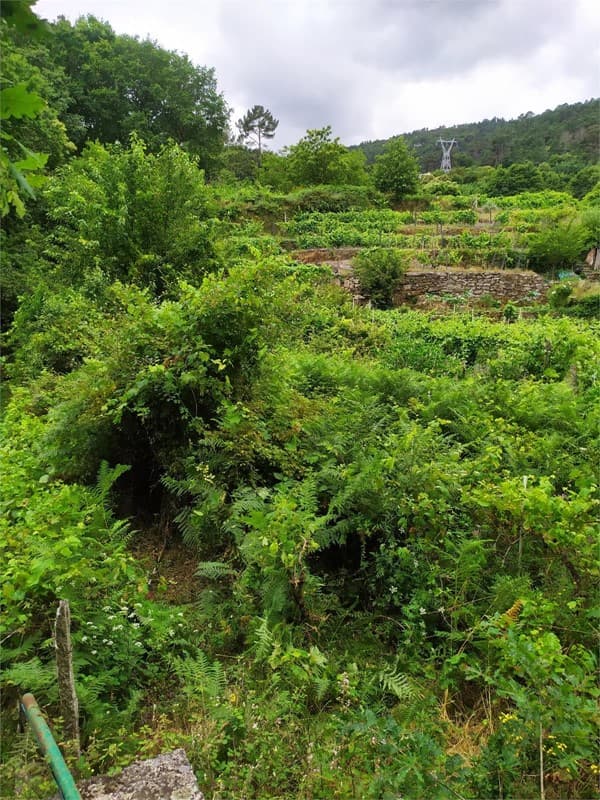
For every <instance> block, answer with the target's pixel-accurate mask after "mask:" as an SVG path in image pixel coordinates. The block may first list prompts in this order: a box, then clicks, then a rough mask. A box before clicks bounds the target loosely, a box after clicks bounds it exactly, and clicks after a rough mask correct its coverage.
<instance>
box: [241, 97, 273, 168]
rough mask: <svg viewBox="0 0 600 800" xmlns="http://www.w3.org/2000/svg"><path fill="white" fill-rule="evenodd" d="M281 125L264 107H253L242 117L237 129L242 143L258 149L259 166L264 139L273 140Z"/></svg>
mask: <svg viewBox="0 0 600 800" xmlns="http://www.w3.org/2000/svg"><path fill="white" fill-rule="evenodd" d="M278 125H279V120H278V119H275V117H274V116H273V114H271V112H270V111H269V110H268V109H267V108H265V107H264V106H252V108H251V109H249V110H248V111H246V113H245V114H244V116H243V117H241V118H240V119H239V120H238V121H237V123H236V127H237V129H238V130H239V132H240V135H239V139H240V141H241V142H252V143H253V144H255V145H256V147H257V149H258V164H259V166H260V164H261V161H262V144H263V140H264V139H272V138H273V137H274V136H275V131H276V130H277V126H278Z"/></svg>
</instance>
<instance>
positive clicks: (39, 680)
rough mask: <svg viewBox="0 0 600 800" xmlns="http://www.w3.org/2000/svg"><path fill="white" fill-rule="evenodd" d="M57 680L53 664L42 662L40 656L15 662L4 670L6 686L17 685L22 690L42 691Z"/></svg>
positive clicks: (3, 675) (3, 681)
mask: <svg viewBox="0 0 600 800" xmlns="http://www.w3.org/2000/svg"><path fill="white" fill-rule="evenodd" d="M55 681H56V673H55V668H54V665H53V664H42V662H41V661H40V659H39V658H32V659H30V660H29V661H22V662H20V663H18V664H13V665H12V666H10V667H8V668H7V669H5V670H3V673H2V683H3V684H4V686H16V687H18V688H19V690H20V691H22V692H33V693H36V692H38V693H41V692H43V691H44V690H45V689H47V688H48V687H49V686H52V684H53V683H55Z"/></svg>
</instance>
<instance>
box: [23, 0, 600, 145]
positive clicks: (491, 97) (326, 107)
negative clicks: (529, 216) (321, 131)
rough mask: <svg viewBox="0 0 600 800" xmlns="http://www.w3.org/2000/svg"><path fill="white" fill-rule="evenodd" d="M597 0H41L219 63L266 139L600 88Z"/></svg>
mask: <svg viewBox="0 0 600 800" xmlns="http://www.w3.org/2000/svg"><path fill="white" fill-rule="evenodd" d="M596 9H597V6H596V2H595V0H568V2H566V0H170V2H166V1H165V0H38V2H37V4H36V6H35V11H36V13H37V14H38V15H39V16H41V17H44V18H46V19H49V20H54V19H56V18H57V17H58V16H60V15H62V16H65V17H67V18H68V19H70V20H75V19H77V17H79V16H81V15H86V14H93V15H94V16H96V17H98V18H100V19H103V20H106V21H108V22H109V23H110V24H111V25H112V27H113V28H114V30H115V31H116V32H117V33H127V34H130V35H135V36H139V37H141V38H146V37H149V38H150V39H152V40H154V41H156V42H158V44H160V45H161V46H162V47H165V48H167V49H169V50H177V51H179V52H183V53H187V55H188V56H189V57H190V59H191V60H192V61H193V62H194V63H195V64H198V65H201V66H209V67H214V68H215V72H216V77H217V83H218V87H219V90H220V91H222V92H223V94H224V96H225V99H226V100H227V102H228V104H229V105H230V106H231V107H232V108H233V113H232V122H235V120H236V119H239V117H241V116H242V114H243V113H244V112H245V111H246V110H247V109H248V108H250V107H252V106H253V105H255V104H260V105H263V106H265V108H268V109H269V110H270V111H271V112H272V113H273V115H274V116H275V117H276V118H277V119H279V127H278V129H277V134H276V136H275V138H274V139H273V141H272V142H271V149H273V150H277V149H279V148H281V147H284V146H286V145H290V144H294V143H295V142H297V141H298V140H299V139H300V138H301V137H302V136H303V134H304V133H305V132H306V130H307V129H309V128H322V127H324V126H325V125H331V126H332V128H333V134H334V136H339V137H340V139H341V140H342V142H343V143H344V144H347V145H348V144H358V143H359V142H361V141H366V140H369V139H385V138H388V137H390V136H394V135H397V134H399V133H407V132H409V131H413V130H417V129H420V128H436V127H438V126H442V125H444V126H445V125H454V124H460V123H462V122H477V121H479V120H482V119H489V118H492V117H503V118H505V119H512V118H515V117H518V116H519V114H523V113H526V112H528V111H532V112H534V113H536V114H537V113H540V112H542V111H545V110H546V109H548V108H555V107H556V106H557V105H560V104H562V103H574V102H579V101H583V100H588V99H590V98H592V97H598V96H599V95H600V70H599V66H598V65H599V64H600V58H599V56H600V52H599V47H598V42H600V14H599V13H598V11H597V10H596Z"/></svg>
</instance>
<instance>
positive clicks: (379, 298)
mask: <svg viewBox="0 0 600 800" xmlns="http://www.w3.org/2000/svg"><path fill="white" fill-rule="evenodd" d="M354 271H355V273H356V275H357V277H358V279H359V281H360V285H361V288H362V289H363V291H364V292H365V293H366V294H367V295H368V296H369V299H370V300H371V303H372V304H373V305H374V306H375V308H391V307H392V306H393V304H394V291H395V290H396V288H397V286H398V284H399V282H400V280H401V278H402V276H403V275H404V273H405V272H406V262H405V259H404V257H403V255H402V254H401V253H400V252H399V251H398V250H394V249H388V248H383V247H381V248H379V247H376V248H371V249H369V250H365V251H364V252H363V253H360V254H359V255H358V256H357V257H356V258H355V259H354Z"/></svg>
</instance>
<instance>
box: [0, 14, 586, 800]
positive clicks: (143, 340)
mask: <svg viewBox="0 0 600 800" xmlns="http://www.w3.org/2000/svg"><path fill="white" fill-rule="evenodd" d="M30 5H31V4H28V3H24V4H22V5H16V6H15V4H12V5H10V6H9V5H8V4H5V5H4V9H3V15H4V17H5V18H4V19H3V21H2V22H1V24H0V25H1V36H2V43H3V65H2V85H1V91H0V95H1V97H0V100H1V101H2V105H1V108H2V124H3V138H2V144H1V150H0V156H1V160H0V190H1V193H0V199H1V202H0V213H1V215H2V222H3V226H2V233H1V236H2V239H1V245H2V262H3V264H2V267H3V268H2V283H3V334H2V336H3V353H4V354H3V361H2V366H3V370H4V375H5V377H4V392H3V409H2V418H1V421H0V429H1V451H0V452H1V459H2V461H1V469H2V497H1V509H2V515H1V516H0V555H1V559H2V570H1V572H0V598H1V604H2V620H1V630H0V638H1V643H2V668H3V671H2V698H1V712H2V730H3V734H2V737H0V748H1V755H2V759H1V761H2V766H1V772H0V796H2V797H3V798H4V797H6V798H12V797H15V798H16V797H18V798H21V799H22V800H34V799H39V798H44V797H49V796H51V795H52V794H53V792H54V791H55V789H53V784H52V781H51V779H50V773H49V771H48V768H47V765H46V763H45V762H44V760H43V759H41V758H40V757H39V756H38V755H37V753H36V748H35V745H34V742H33V740H32V738H31V735H30V734H28V733H27V732H25V733H24V732H22V730H21V729H20V728H19V721H18V713H17V710H16V709H17V699H18V697H19V696H20V695H22V694H23V693H24V692H26V691H32V692H34V693H35V694H36V697H37V699H38V701H39V703H40V705H41V706H42V707H43V709H44V712H45V713H46V715H47V716H48V718H49V720H50V723H51V725H52V728H53V730H54V731H55V733H56V736H57V739H58V741H59V742H60V743H61V746H62V747H63V750H64V751H65V753H66V757H67V761H68V763H69V766H70V768H71V770H72V771H73V773H74V774H75V776H76V777H77V779H79V778H85V777H89V776H91V775H93V774H97V773H104V772H108V771H110V770H118V769H119V768H122V767H123V766H125V765H127V764H129V763H131V762H133V761H135V760H138V759H140V758H144V757H148V756H152V755H155V754H158V753H162V752H165V751H168V750H172V749H174V748H176V747H183V748H184V749H185V751H186V753H187V755H188V757H189V759H190V761H191V763H192V765H193V768H194V771H195V774H196V776H197V778H198V782H199V784H200V786H201V788H202V790H203V792H204V794H205V796H206V797H207V798H214V800H225V799H226V798H227V800H234V799H235V800H239V798H248V799H250V798H255V800H267V798H272V799H273V800H275V799H276V798H277V799H278V800H294V799H295V800H309V799H310V800H318V799H319V798H321V800H331V798H334V799H336V798H337V800H348V799H349V798H352V799H353V800H363V798H373V800H375V798H381V800H384V799H386V800H387V799H388V798H389V799H390V800H391V798H398V797H403V798H406V799H407V800H423V799H425V798H426V799H427V800H451V798H496V797H497V798H500V797H501V798H503V799H504V800H527V799H528V798H531V799H533V798H540V797H543V798H544V799H545V800H561V799H562V798H567V797H569V798H573V800H589V798H592V797H594V796H595V794H594V793H595V792H596V787H597V780H598V772H599V770H598V766H597V764H598V759H597V756H598V751H597V746H596V738H595V737H596V734H597V726H598V706H597V700H598V689H597V683H596V677H597V653H598V643H599V641H598V606H597V598H598V593H597V587H598V577H599V576H598V558H597V555H598V539H597V520H598V510H599V497H598V464H599V463H600V448H599V441H598V423H599V421H600V420H599V415H600V402H599V399H600V398H599V383H598V364H599V357H600V346H599V342H600V338H599V336H598V334H599V333H600V323H599V321H598V308H599V301H600V286H599V284H598V281H597V278H598V271H597V269H595V268H594V262H593V259H592V260H591V261H590V260H589V259H588V262H586V261H585V259H586V256H587V254H588V251H589V250H590V249H592V248H595V247H598V245H599V244H600V241H599V221H600V214H599V212H598V200H599V198H600V183H599V182H598V177H599V176H598V173H597V169H596V168H595V167H594V166H593V165H592V166H586V164H588V161H586V160H585V159H583V160H581V159H580V153H579V151H577V150H573V151H571V150H566V151H565V153H564V159H565V160H564V162H563V167H564V165H566V164H567V163H568V159H569V157H570V155H571V154H572V156H573V159H574V160H573V162H572V163H573V166H572V167H570V168H568V169H567V168H566V167H564V170H563V172H561V173H558V172H556V173H554V172H553V174H555V175H557V176H558V177H559V179H560V181H559V185H554V186H551V185H549V181H554V178H552V177H551V176H550V178H549V177H548V176H549V174H550V173H549V172H548V171H547V170H544V169H543V168H539V167H537V166H535V165H533V164H527V163H515V164H511V165H510V166H507V167H499V168H498V169H496V168H494V167H477V166H473V167H468V168H467V167H465V168H463V170H462V171H459V170H457V171H456V172H455V173H451V174H450V175H444V174H442V173H439V172H436V173H435V174H433V175H428V176H420V175H419V168H418V164H417V162H416V160H415V158H414V157H413V156H412V154H411V152H410V148H409V147H407V144H406V143H405V141H403V140H402V138H396V139H394V140H392V141H390V142H389V143H388V144H387V145H386V147H385V148H384V150H383V151H382V153H381V155H380V157H379V158H378V159H377V161H376V163H375V165H374V166H373V167H370V166H369V165H367V164H366V161H365V159H364V156H363V155H362V154H361V153H360V152H359V151H356V150H350V149H349V148H347V147H345V146H344V145H343V144H342V143H341V142H340V141H339V139H338V138H336V137H335V136H334V133H333V131H332V129H331V128H330V127H329V126H327V125H326V121H324V127H323V128H321V129H319V130H312V129H311V130H308V131H307V132H306V134H305V135H304V136H303V137H302V138H301V139H300V140H299V141H298V142H297V143H296V144H294V145H292V146H290V147H289V148H286V149H285V150H284V151H283V152H279V153H274V152H269V151H268V150H267V149H266V148H265V147H264V143H265V140H267V141H270V140H271V138H272V137H273V135H274V133H275V131H276V128H277V119H276V117H275V114H276V113H277V110H276V109H273V110H272V112H271V110H269V109H265V108H264V107H263V106H260V105H258V104H257V105H255V106H253V108H252V109H249V111H248V113H247V114H246V115H244V117H243V118H242V119H241V120H239V121H238V125H237V126H235V123H234V121H233V120H231V119H230V114H229V110H228V106H227V103H226V100H225V98H224V97H223V96H222V94H221V93H220V92H219V89H218V82H217V76H216V75H215V74H214V72H213V70H212V69H211V68H210V67H205V66H196V65H194V64H192V63H191V62H190V61H189V60H188V59H187V58H186V57H185V56H182V55H180V54H174V53H169V52H168V51H165V50H164V49H162V48H160V47H159V46H158V45H157V44H155V43H152V42H148V41H141V40H139V39H136V38H133V37H126V36H120V35H118V34H116V33H115V32H114V31H113V30H112V29H111V28H110V26H109V25H107V24H105V23H102V22H99V21H98V20H95V19H93V18H87V19H82V20H80V21H79V22H77V23H76V24H74V25H72V24H71V23H68V22H67V21H64V20H63V21H59V22H58V23H56V24H53V25H49V26H40V25H39V23H38V22H37V20H36V18H35V17H34V15H33V14H32V13H31V12H29V13H25V12H28V9H29V6H30ZM15 9H18V12H19V13H12V12H13V11H14V10H15ZM8 11H10V12H11V13H8ZM32 32H35V34H36V35H35V37H33V36H32ZM150 75H152V76H153V80H152V81H148V80H147V79H148V78H149V76H150ZM257 99H258V100H260V98H257ZM581 108H582V114H583V109H587V111H586V113H588V112H589V110H590V109H591V105H589V104H581ZM234 126H235V127H237V130H238V131H239V135H238V137H237V138H236V139H235V140H234V136H233V133H232V131H233V129H234ZM568 130H569V128H568V126H565V127H564V129H563V132H566V131H568ZM258 131H260V135H258ZM556 135H557V136H558V138H559V139H560V137H561V136H562V135H563V134H562V133H561V134H559V133H556ZM524 157H525V156H524ZM526 157H528V158H529V157H530V156H529V155H528V154H526ZM544 176H545V177H544ZM544 181H546V183H544ZM331 261H333V262H335V263H337V264H343V269H344V270H346V273H347V274H349V275H350V278H351V279H352V280H353V281H354V284H353V286H354V289H353V294H351V293H350V292H349V291H347V290H346V289H344V288H343V287H342V286H340V285H339V283H340V279H339V278H334V274H333V272H332V268H331V265H330V263H329V262H331ZM531 270H535V272H531ZM491 271H495V272H496V273H501V275H502V277H503V281H505V282H506V281H509V279H510V278H511V277H512V276H517V275H519V276H520V277H521V278H522V279H523V280H526V281H527V280H528V281H529V283H530V285H532V286H536V287H540V288H539V290H538V289H535V290H531V291H525V292H523V293H521V295H520V296H517V295H511V296H510V297H508V298H507V297H506V296H504V295H502V294H499V295H495V294H491V293H490V294H481V293H479V294H477V295H475V294H473V293H469V292H464V293H460V294H448V293H444V292H438V293H436V292H429V293H427V294H426V295H424V296H422V297H420V298H418V302H415V304H414V305H413V306H409V305H405V304H403V303H401V302H400V301H399V299H398V298H399V296H401V289H402V286H403V285H404V284H403V282H404V281H406V280H408V278H409V277H410V274H411V273H415V272H418V273H419V274H421V273H423V272H427V274H428V276H430V277H431V276H433V277H431V279H432V280H435V276H436V275H438V274H440V273H444V274H446V275H449V274H452V275H459V274H468V275H469V276H471V277H472V278H473V279H474V280H477V279H478V276H484V275H488V274H490V272H491ZM507 276H508V277H507ZM523 276H525V278H523ZM534 279H535V280H534ZM516 282H517V281H516V278H515V283H516ZM528 285H529V284H528ZM62 599H66V600H68V601H69V602H70V607H71V614H72V618H73V630H72V635H73V664H74V671H75V683H76V688H77V693H78V697H79V704H80V720H79V721H80V726H81V737H80V738H81V741H80V745H81V755H80V756H77V754H76V748H75V747H74V745H73V743H72V742H68V741H65V739H66V738H67V736H66V733H65V727H64V717H63V715H62V711H61V703H60V699H59V696H58V690H57V685H56V672H55V650H54V642H53V635H54V633H53V625H54V620H55V614H56V607H57V604H58V601H59V600H62Z"/></svg>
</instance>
